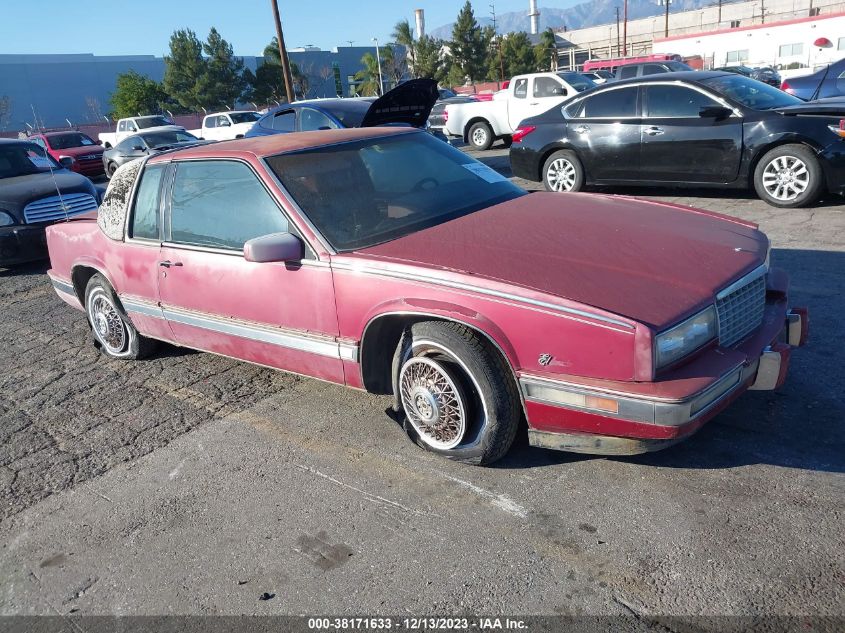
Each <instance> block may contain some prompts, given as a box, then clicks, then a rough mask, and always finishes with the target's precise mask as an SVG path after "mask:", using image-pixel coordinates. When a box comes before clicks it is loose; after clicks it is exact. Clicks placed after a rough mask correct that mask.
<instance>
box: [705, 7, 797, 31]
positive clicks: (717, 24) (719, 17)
mask: <svg viewBox="0 0 845 633" xmlns="http://www.w3.org/2000/svg"><path fill="white" fill-rule="evenodd" d="M812 2H813V0H810V3H811V4H812ZM718 4H719V16H718V18H717V19H716V26H717V27H718V26H719V25H720V24H721V23H722V0H718Z"/></svg>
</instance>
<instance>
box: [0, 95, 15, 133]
mask: <svg viewBox="0 0 845 633" xmlns="http://www.w3.org/2000/svg"><path fill="white" fill-rule="evenodd" d="M11 116H12V99H11V98H10V97H9V95H3V96H0V130H5V129H6V126H7V125H8V124H9V118H10V117H11Z"/></svg>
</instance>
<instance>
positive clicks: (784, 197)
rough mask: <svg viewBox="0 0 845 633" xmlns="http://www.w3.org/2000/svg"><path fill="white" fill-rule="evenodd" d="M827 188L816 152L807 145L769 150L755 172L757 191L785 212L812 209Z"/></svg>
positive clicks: (786, 146) (764, 198)
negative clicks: (798, 208) (805, 208)
mask: <svg viewBox="0 0 845 633" xmlns="http://www.w3.org/2000/svg"><path fill="white" fill-rule="evenodd" d="M823 188H824V174H823V173H822V169H821V166H820V165H819V161H818V160H817V159H816V157H815V155H814V154H813V152H812V151H811V150H810V149H809V148H807V147H805V146H804V145H797V144H792V145H781V146H779V147H775V148H774V149H772V150H769V151H768V152H766V153H765V154H764V155H763V158H761V159H760V161H759V162H758V163H757V167H756V168H755V169H754V189H755V190H756V191H757V195H758V196H760V199H761V200H763V201H764V202H766V203H768V204H770V205H772V206H773V207H779V208H781V209H793V208H796V207H804V206H809V205H811V204H813V203H814V202H816V200H818V199H819V197H820V196H821V194H822V189H823Z"/></svg>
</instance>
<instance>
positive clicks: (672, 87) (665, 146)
mask: <svg viewBox="0 0 845 633" xmlns="http://www.w3.org/2000/svg"><path fill="white" fill-rule="evenodd" d="M726 105H727V104H726V103H724V102H722V101H718V100H717V99H716V98H715V97H713V96H711V95H709V94H708V93H706V92H704V91H703V90H699V89H697V88H695V87H693V86H690V85H685V84H680V83H677V82H674V83H647V84H645V85H644V86H643V120H642V154H641V161H642V169H643V170H644V171H645V172H646V173H647V174H648V175H649V177H650V179H651V180H655V181H664V182H704V183H711V182H724V183H728V182H732V181H734V180H735V179H736V177H737V174H738V173H739V166H740V161H741V158H742V117H740V116H738V115H736V114H735V113H732V114H730V115H729V116H726V117H724V118H719V117H714V116H700V113H701V109H702V108H708V107H712V108H719V107H726Z"/></svg>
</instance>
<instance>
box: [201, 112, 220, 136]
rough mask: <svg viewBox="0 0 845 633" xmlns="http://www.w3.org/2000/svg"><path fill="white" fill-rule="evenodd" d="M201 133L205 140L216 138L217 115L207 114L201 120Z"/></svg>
mask: <svg viewBox="0 0 845 633" xmlns="http://www.w3.org/2000/svg"><path fill="white" fill-rule="evenodd" d="M202 135H203V138H205V140H207V141H216V140H217V117H216V116H207V117H205V119H203V122H202Z"/></svg>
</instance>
